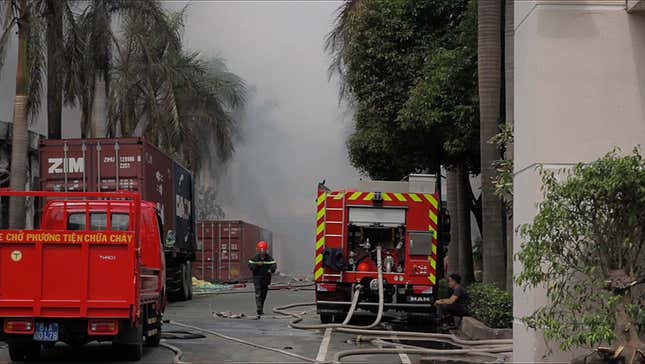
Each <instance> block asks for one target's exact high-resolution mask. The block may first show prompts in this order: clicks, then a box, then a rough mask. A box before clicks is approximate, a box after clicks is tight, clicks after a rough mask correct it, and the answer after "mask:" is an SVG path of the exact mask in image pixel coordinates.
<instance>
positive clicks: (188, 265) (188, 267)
mask: <svg viewBox="0 0 645 364" xmlns="http://www.w3.org/2000/svg"><path fill="white" fill-rule="evenodd" d="M186 271H187V272H188V275H187V277H186V279H187V280H186V287H187V288H188V295H186V297H187V298H186V300H192V299H193V265H192V263H191V262H190V260H189V261H187V262H186Z"/></svg>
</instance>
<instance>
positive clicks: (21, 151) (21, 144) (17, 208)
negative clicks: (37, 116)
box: [9, 0, 29, 229]
mask: <svg viewBox="0 0 645 364" xmlns="http://www.w3.org/2000/svg"><path fill="white" fill-rule="evenodd" d="M20 18H21V19H20V20H21V21H20V23H19V25H18V65H17V67H16V97H15V99H14V105H13V136H12V139H11V174H10V181H9V185H10V187H11V188H13V189H15V190H18V191H24V190H25V184H26V183H27V164H28V160H27V159H28V158H29V157H28V148H29V134H28V133H29V131H28V127H27V96H26V95H27V83H26V79H25V66H26V63H27V36H28V34H29V28H28V27H29V18H28V16H27V0H20ZM24 226H25V198H24V197H16V196H14V197H11V198H10V199H9V228H11V229H21V228H23V227H24Z"/></svg>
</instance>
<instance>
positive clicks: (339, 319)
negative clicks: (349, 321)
mask: <svg viewBox="0 0 645 364" xmlns="http://www.w3.org/2000/svg"><path fill="white" fill-rule="evenodd" d="M345 318H347V314H345V313H338V314H335V315H334V323H336V324H342V323H343V321H345Z"/></svg>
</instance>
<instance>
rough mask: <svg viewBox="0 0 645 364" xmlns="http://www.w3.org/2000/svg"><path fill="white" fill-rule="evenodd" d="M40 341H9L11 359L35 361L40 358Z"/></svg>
mask: <svg viewBox="0 0 645 364" xmlns="http://www.w3.org/2000/svg"><path fill="white" fill-rule="evenodd" d="M40 350H41V346H40V343H9V357H11V361H34V360H38V359H39V358H40Z"/></svg>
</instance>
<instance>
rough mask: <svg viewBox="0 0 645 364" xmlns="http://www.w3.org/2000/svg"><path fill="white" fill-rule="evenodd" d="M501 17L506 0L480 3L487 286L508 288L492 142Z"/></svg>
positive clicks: (497, 98) (497, 97)
mask: <svg viewBox="0 0 645 364" xmlns="http://www.w3.org/2000/svg"><path fill="white" fill-rule="evenodd" d="M501 13H502V0H480V1H479V3H478V28H477V29H478V43H477V61H478V65H477V70H478V75H479V76H478V77H479V108H480V147H481V179H482V181H481V183H482V220H483V224H482V225H483V231H482V240H483V246H482V249H483V252H482V253H483V275H484V282H488V283H494V284H496V285H497V286H498V287H500V288H505V287H506V245H505V243H504V238H503V234H505V232H504V231H503V227H502V202H501V200H500V199H499V198H498V197H497V196H496V195H495V188H494V186H493V182H492V180H493V178H494V177H495V175H496V171H495V168H494V167H493V162H494V161H496V160H498V159H500V157H501V156H500V152H499V149H498V148H497V146H496V145H495V144H491V143H489V140H490V139H491V138H492V137H493V136H494V135H495V134H497V133H498V132H499V128H498V124H499V121H500V113H501V110H500V108H501V103H500V101H501V100H500V98H501V68H502V67H501V53H502V52H501V37H502V36H501V35H502V29H501V28H502V26H501V20H502V18H501Z"/></svg>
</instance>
